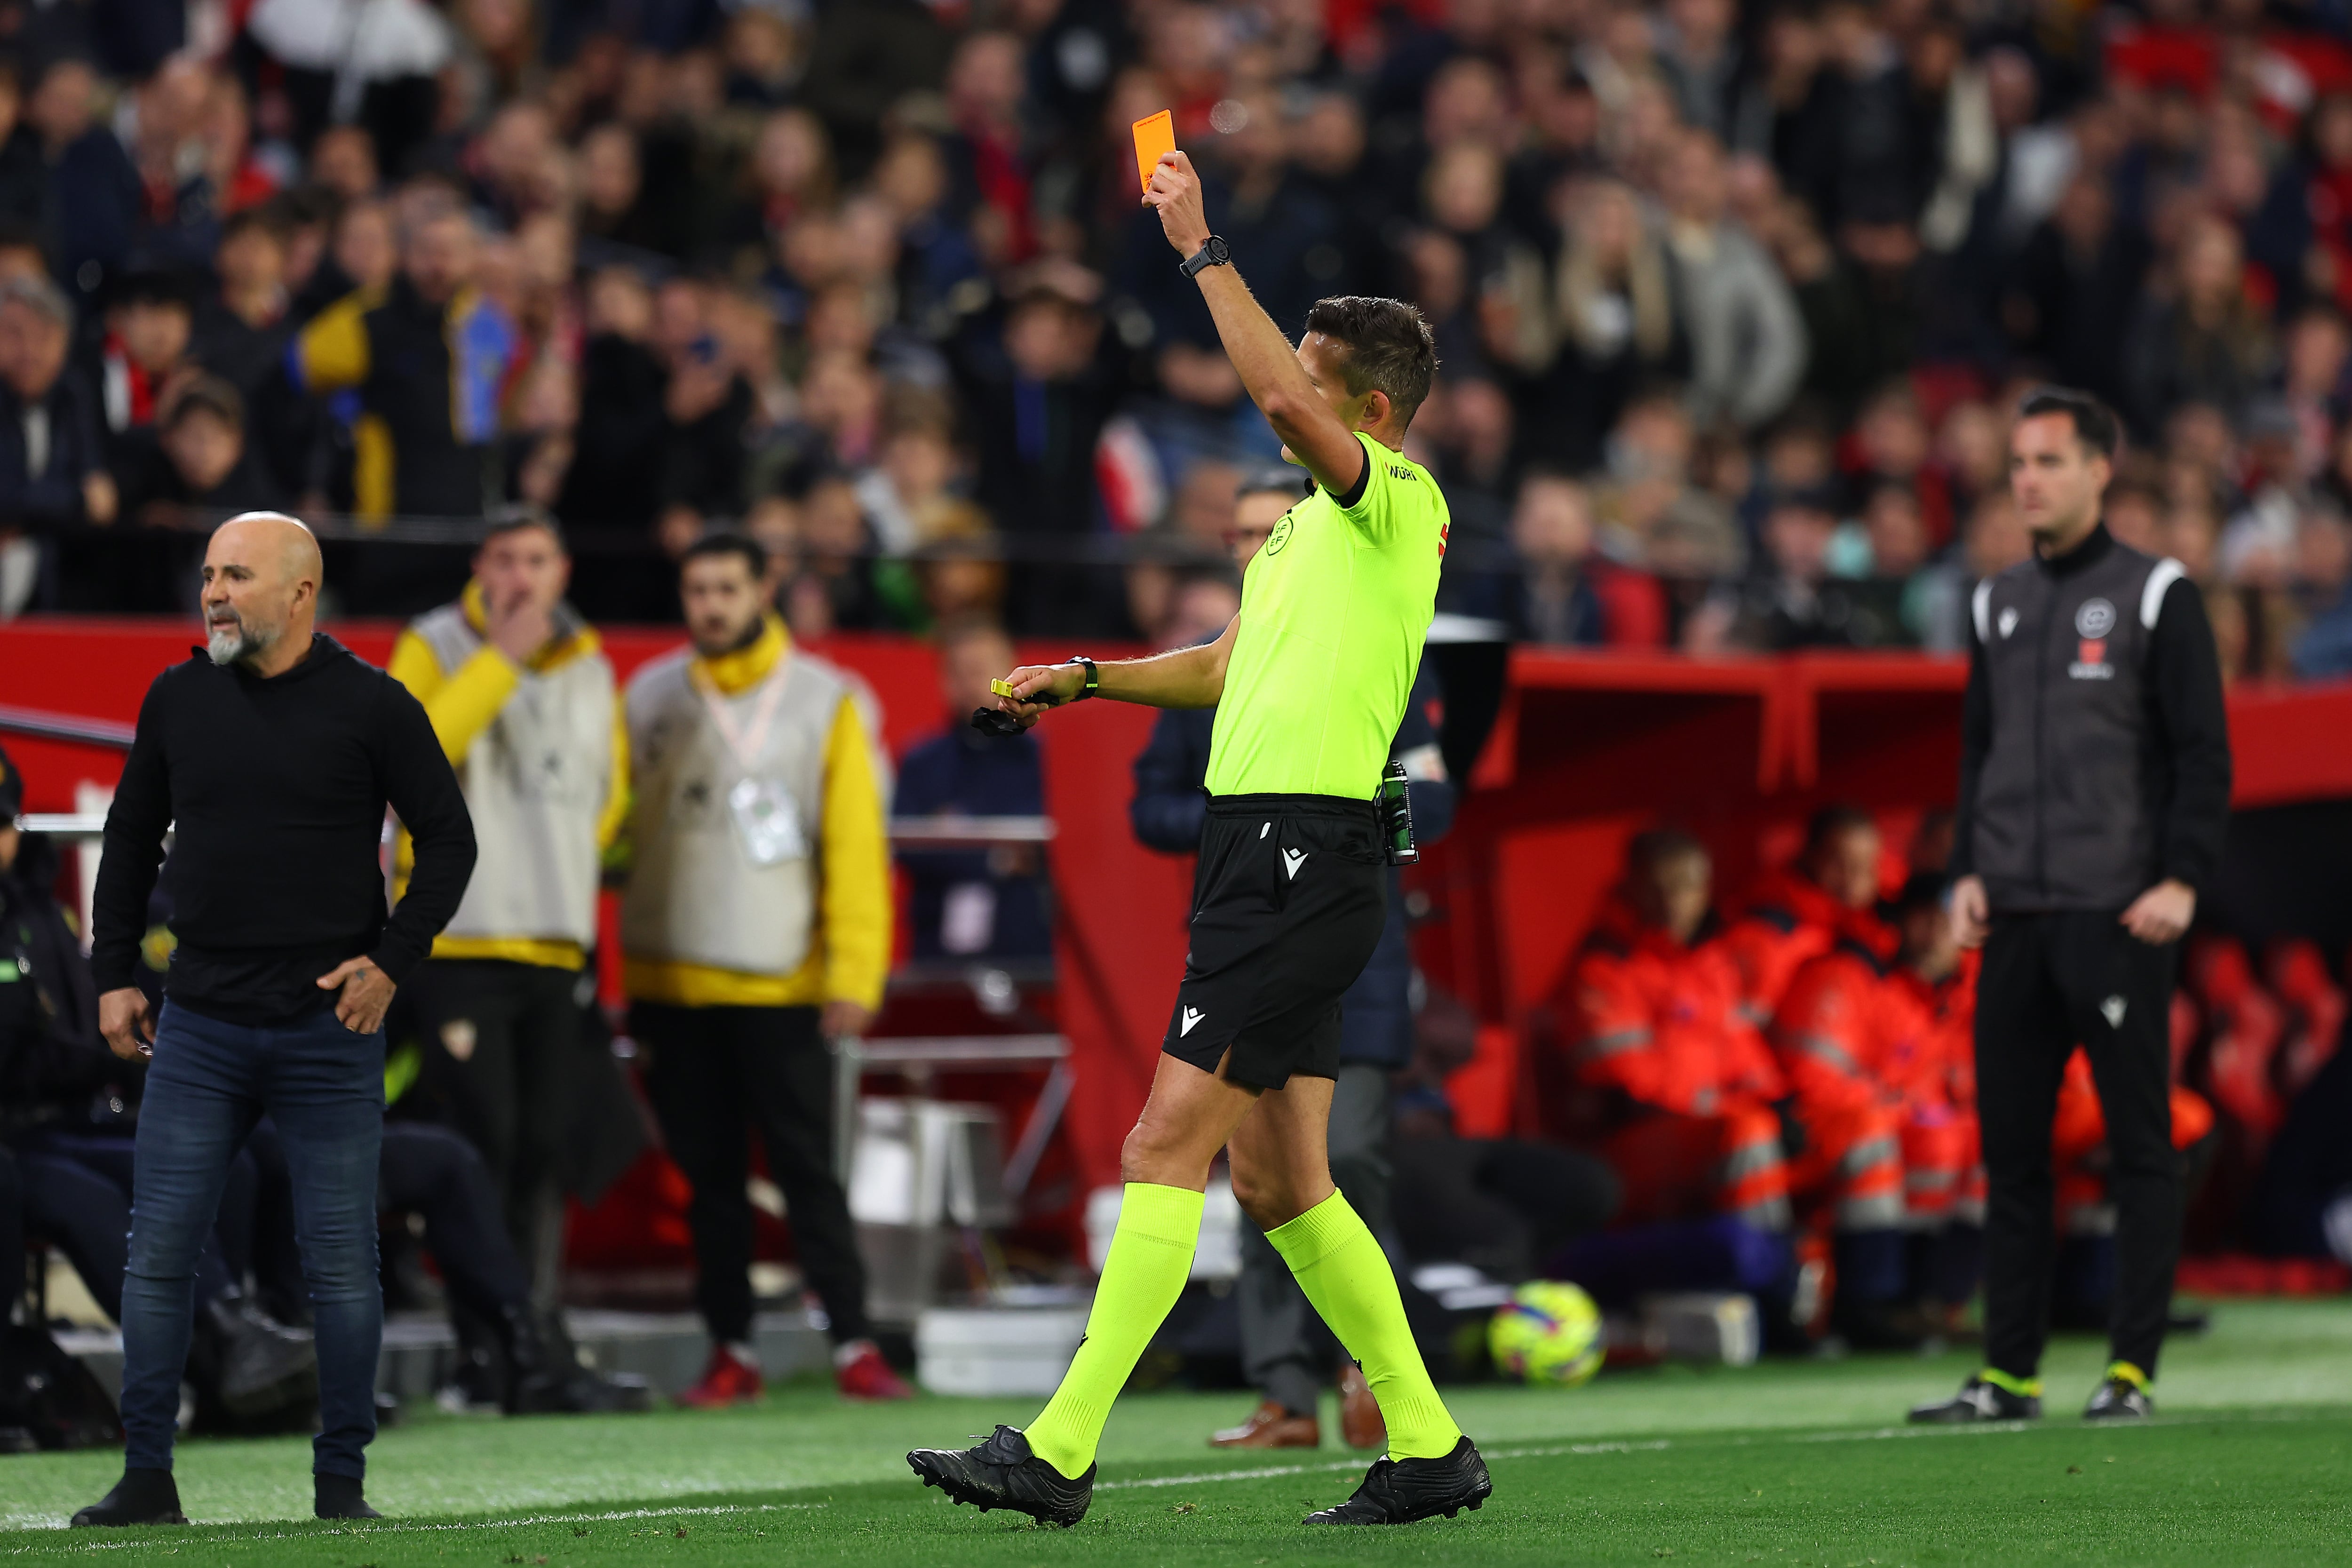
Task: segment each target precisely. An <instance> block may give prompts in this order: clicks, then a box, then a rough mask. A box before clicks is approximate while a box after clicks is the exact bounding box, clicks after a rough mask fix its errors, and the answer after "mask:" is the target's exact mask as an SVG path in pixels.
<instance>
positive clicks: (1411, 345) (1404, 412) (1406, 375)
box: [1307, 294, 1437, 425]
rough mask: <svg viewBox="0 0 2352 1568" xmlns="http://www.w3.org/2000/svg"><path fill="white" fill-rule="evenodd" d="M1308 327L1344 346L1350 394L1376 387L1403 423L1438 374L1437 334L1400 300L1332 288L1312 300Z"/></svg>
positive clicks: (1424, 395) (1419, 404) (1407, 422)
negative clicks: (1333, 291)
mask: <svg viewBox="0 0 2352 1568" xmlns="http://www.w3.org/2000/svg"><path fill="white" fill-rule="evenodd" d="M1307 331H1310V332H1320V333H1322V334H1323V336H1325V337H1327V338H1329V339H1330V340H1331V341H1332V342H1335V343H1339V344H1341V345H1343V346H1345V347H1346V349H1347V351H1348V357H1347V359H1346V361H1345V362H1344V363H1343V364H1342V367H1341V369H1342V373H1343V374H1345V375H1346V376H1347V379H1348V395H1349V396H1350V397H1360V396H1362V395H1364V394H1365V393H1367V392H1370V391H1373V390H1375V389H1378V390H1379V391H1381V392H1384V393H1386V394H1388V398H1389V405H1390V406H1391V407H1392V408H1394V409H1395V410H1396V411H1397V413H1398V414H1399V415H1400V416H1402V421H1403V423H1405V424H1407V425H1410V424H1412V416H1413V415H1414V414H1415V413H1416V412H1417V411H1418V410H1419V409H1420V407H1421V405H1422V400H1423V399H1424V398H1426V397H1427V396H1428V395H1429V384H1430V383H1431V382H1432V381H1433V380H1434V379H1435V378H1436V375H1437V339H1436V337H1435V336H1434V335H1433V333H1432V332H1431V331H1430V330H1429V323H1428V322H1427V321H1423V319H1422V315H1421V312H1420V311H1419V310H1415V309H1413V308H1412V306H1411V305H1408V304H1406V303H1405V302H1404V301H1403V300H1383V299H1378V298H1375V297H1374V296H1372V295H1369V294H1334V295H1332V296H1331V297H1330V298H1329V299H1328V300H1316V301H1315V306H1314V308H1313V309H1312V310H1308V311H1307Z"/></svg>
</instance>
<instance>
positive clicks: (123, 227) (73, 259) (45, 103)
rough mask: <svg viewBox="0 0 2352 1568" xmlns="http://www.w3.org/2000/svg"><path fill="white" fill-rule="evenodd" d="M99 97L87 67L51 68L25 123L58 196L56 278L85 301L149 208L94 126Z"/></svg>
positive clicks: (118, 149)
mask: <svg viewBox="0 0 2352 1568" xmlns="http://www.w3.org/2000/svg"><path fill="white" fill-rule="evenodd" d="M98 92H99V81H98V75H97V73H96V72H95V71H93V70H92V69H91V68H90V66H89V61H87V60H83V59H77V58H72V57H70V56H68V57H66V58H60V59H57V60H53V61H51V62H50V64H49V65H48V66H47V68H45V69H44V70H43V71H42V72H41V75H40V78H39V79H38V80H37V82H36V84H35V85H34V88H33V98H32V103H31V106H30V110H29V112H28V114H27V116H26V118H27V119H29V120H30V121H31V122H32V126H33V129H34V130H35V131H36V132H37V133H38V134H39V136H40V138H41V156H42V158H43V159H44V160H45V161H46V162H47V164H48V168H49V183H50V187H51V188H52V189H53V190H54V191H55V192H56V193H57V225H58V226H57V241H56V243H57V265H58V276H59V277H60V278H62V279H65V280H66V282H67V283H68V285H69V286H70V287H72V288H73V289H75V290H77V291H78V292H79V295H80V296H81V298H82V299H84V300H89V299H91V298H93V297H95V296H96V295H97V293H98V291H99V290H100V289H101V288H102V287H104V286H105V284H106V282H107V281H108V279H110V277H111V276H112V275H113V273H114V271H115V270H116V269H117V268H121V266H122V265H123V263H125V262H126V261H128V260H129V259H130V258H131V244H132V241H133V239H134V238H135V237H136V235H137V231H138V227H139V223H140V218H141V215H142V212H143V211H144V209H145V206H146V193H145V189H144V187H143V186H142V184H141V182H140V178H139V171H138V170H137V169H136V168H135V167H133V166H132V164H131V155H130V154H129V153H126V152H124V151H123V148H122V143H121V142H120V141H118V140H117V139H116V137H115V135H114V132H112V131H110V130H109V129H108V128H107V127H105V126H103V125H100V123H98Z"/></svg>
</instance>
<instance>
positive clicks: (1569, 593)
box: [1466, 471, 1665, 647]
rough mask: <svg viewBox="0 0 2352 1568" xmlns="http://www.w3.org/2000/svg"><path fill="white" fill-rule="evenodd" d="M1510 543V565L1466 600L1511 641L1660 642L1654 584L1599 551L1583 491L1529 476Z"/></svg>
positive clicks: (1551, 477)
mask: <svg viewBox="0 0 2352 1568" xmlns="http://www.w3.org/2000/svg"><path fill="white" fill-rule="evenodd" d="M1511 545H1512V549H1513V551H1514V552H1515V558H1514V561H1513V563H1512V566H1511V567H1510V569H1508V570H1506V571H1500V572H1496V573H1492V574H1486V575H1485V576H1484V577H1482V578H1481V579H1480V580H1479V587H1478V589H1477V590H1476V591H1475V596H1474V597H1472V598H1471V599H1470V600H1469V601H1467V606H1466V607H1468V608H1469V609H1470V610H1471V612H1472V613H1474V614H1478V615H1486V616H1493V617H1495V618H1496V619H1499V620H1501V621H1503V622H1504V623H1505V624H1506V625H1507V626H1509V627H1510V633H1511V636H1512V637H1514V638H1517V639H1520V640H1523V641H1527V642H1534V643H1547V644H1550V645H1553V646H1555V647H1575V646H1583V647H1592V646H1596V645H1599V644H1601V643H1615V644H1620V645H1631V646H1634V647H1651V646H1654V645H1656V644H1657V643H1658V642H1660V641H1661V640H1663V638H1664V632H1665V605H1664V600H1663V598H1662V597H1661V595H1659V592H1658V587H1657V584H1656V583H1655V582H1654V581H1653V580H1652V579H1651V578H1649V577H1648V576H1647V575H1645V574H1643V573H1640V572H1636V571H1632V570H1629V569H1626V568H1624V567H1621V566H1618V565H1616V564H1615V563H1612V562H1611V561H1609V560H1608V559H1607V558H1606V557H1604V556H1602V555H1601V554H1600V553H1599V552H1597V551H1596V550H1595V548H1594V539H1593V521H1592V503H1591V496H1590V495H1589V494H1588V493H1587V492H1586V490H1585V488H1584V487H1583V486H1582V485H1580V484H1579V483H1577V482H1576V481H1575V480H1573V479H1568V478H1566V477H1565V476H1563V475H1560V474H1557V473H1547V472H1542V471H1538V472H1535V473H1531V474H1529V475H1528V477H1527V478H1526V479H1524V480H1522V481H1521V482H1520V485H1519V497H1518V504H1517V506H1516V507H1515V508H1513V510H1512V512H1511Z"/></svg>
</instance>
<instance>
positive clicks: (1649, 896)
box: [1561, 831, 1790, 1231]
mask: <svg viewBox="0 0 2352 1568" xmlns="http://www.w3.org/2000/svg"><path fill="white" fill-rule="evenodd" d="M1712 882H1713V868H1712V866H1711V863H1710V862H1709V860H1708V858H1707V854H1706V850H1705V849H1704V848H1703V847H1700V845H1699V843H1698V841H1697V840H1696V839H1695V838H1692V837H1690V836H1688V835H1687V834H1684V833H1678V832H1673V831H1658V832H1652V833H1644V834H1642V835H1641V836H1640V837H1636V838H1635V839H1634V840H1633V847H1632V849H1631V851H1630V852H1629V855H1628V858H1627V865H1626V871H1625V878H1624V880H1623V882H1622V883H1621V884H1620V886H1619V888H1618V889H1617V891H1616V893H1615V894H1614V896H1613V897H1612V900H1611V901H1610V904H1609V906H1608V908H1607V910H1605V911H1604V912H1603V913H1602V915H1601V921H1600V923H1599V925H1598V926H1597V927H1596V928H1595V929H1594V931H1593V932H1592V934H1591V936H1590V937H1588V938H1587V939H1586V941H1585V943H1584V947H1583V949H1582V951H1581V952H1579V953H1578V955H1577V957H1576V961H1575V963H1573V964H1572V965H1571V967H1570V971H1569V976H1568V984H1567V988H1566V989H1567V994H1566V996H1565V998H1564V1003H1565V1005H1564V1006H1563V1007H1562V1009H1561V1013H1562V1016H1563V1018H1564V1020H1565V1023H1566V1035H1567V1043H1568V1046H1569V1049H1570V1058H1571V1060H1570V1068H1571V1073H1572V1078H1573V1082H1574V1089H1573V1096H1572V1098H1573V1100H1574V1103H1573V1105H1572V1106H1571V1107H1570V1115H1569V1122H1570V1130H1571V1131H1572V1132H1573V1133H1574V1134H1575V1135H1577V1136H1580V1137H1583V1138H1587V1139H1589V1140H1591V1142H1593V1143H1594V1144H1595V1145H1596V1146H1597V1148H1598V1149H1599V1151H1600V1152H1601V1154H1602V1155H1603V1157H1605V1158H1606V1159H1607V1160H1608V1161H1609V1163H1611V1164H1612V1166H1614V1167H1615V1168H1616V1170H1617V1173H1618V1175H1619V1177H1620V1179H1621V1180H1622V1182H1623V1184H1624V1188H1625V1200H1624V1204H1623V1206H1622V1209H1621V1210H1620V1218H1621V1219H1622V1220H1627V1221H1631V1222H1634V1223H1654V1222H1662V1221H1668V1220H1679V1219H1693V1218H1699V1217H1704V1216H1707V1215H1718V1214H1727V1215H1732V1216H1734V1217H1736V1218H1738V1219H1741V1220H1744V1221H1746V1222H1747V1223H1748V1224H1749V1225H1751V1226H1756V1227H1757V1228H1758V1229H1760V1230H1770V1231H1783V1230H1786V1229H1788V1228H1789V1224H1790V1209H1789V1170H1788V1165H1787V1163H1786V1162H1785V1160H1784V1159H1783V1157H1782V1154H1781V1149H1780V1119H1779V1117H1778V1116H1777V1115H1776V1114H1775V1113H1774V1111H1773V1110H1772V1104H1773V1102H1774V1101H1776V1100H1780V1098H1782V1096H1783V1095H1784V1093H1785V1092H1786V1086H1785V1085H1784V1084H1783V1082H1782V1081H1781V1077H1780V1068H1778V1067H1777V1066H1776V1065H1775V1064H1774V1062H1773V1060H1772V1057H1771V1053H1770V1052H1769V1051H1768V1050H1767V1049H1765V1047H1764V1044H1763V1041H1762V1040H1761V1038H1760V1037H1759V1036H1758V1034H1757V1032H1756V1030H1755V1028H1754V1026H1752V1025H1750V1024H1749V1023H1748V1020H1747V1019H1746V1017H1745V1016H1743V1014H1742V1010H1741V1006H1740V984H1739V975H1738V969H1737V967H1736V966H1735V965H1734V964H1733V963H1732V962H1731V958H1730V955H1729V954H1728V953H1727V952H1726V951H1725V950H1724V948H1723V946H1722V944H1721V943H1720V942H1706V941H1701V940H1699V939H1700V935H1701V931H1702V930H1703V928H1704V927H1705V925H1706V921H1707V918H1708V902H1709V899H1710V896H1711V893H1712V890H1713V889H1712Z"/></svg>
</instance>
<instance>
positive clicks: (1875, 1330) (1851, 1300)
mask: <svg viewBox="0 0 2352 1568" xmlns="http://www.w3.org/2000/svg"><path fill="white" fill-rule="evenodd" d="M1931 909H1932V905H1931ZM1906 923H1908V922H1906ZM1843 925H1844V928H1845V929H1844V931H1843V934H1841V935H1840V936H1839V937H1838V938H1837V941H1836V942H1835V944H1834V945H1833V946H1832V947H1831V948H1830V950H1829V951H1828V952H1823V953H1822V954H1820V955H1819V956H1817V957H1814V958H1811V959H1808V960H1806V961H1805V962H1804V963H1802V964H1801V965H1800V966H1799V967H1798V969H1797V972H1796V973H1795V974H1794V975H1793V976H1792V977H1791V978H1790V982H1789V984H1788V986H1787V988H1786V990H1785V992H1784V994H1782V996H1781V999H1780V1006H1779V1008H1778V1010H1777V1011H1776V1013H1775V1015H1774V1016H1773V1020H1772V1032H1771V1039H1772V1045H1773V1048H1774V1051H1775V1053H1776V1054H1777V1055H1778V1057H1779V1058H1780V1068H1781V1071H1782V1073H1783V1074H1784V1075H1785V1076H1786V1077H1787V1079H1788V1081H1789V1087H1790V1103H1789V1107H1788V1118H1789V1121H1790V1123H1791V1125H1792V1126H1793V1128H1794V1129H1795V1130H1796V1133H1797V1138H1796V1146H1797V1150H1798V1152H1797V1154H1796V1156H1795V1159H1794V1161H1793V1165H1792V1171H1791V1177H1792V1185H1793V1187H1794V1190H1795V1191H1796V1192H1797V1194H1799V1196H1800V1198H1808V1197H1817V1198H1818V1199H1820V1200H1822V1202H1821V1206H1822V1208H1823V1209H1825V1210H1826V1216H1827V1217H1828V1219H1829V1220H1830V1223H1831V1224H1832V1226H1833V1227H1834V1231H1835V1247H1836V1255H1837V1264H1838V1270H1837V1295H1836V1298H1835V1307H1834V1310H1833V1312H1832V1322H1833V1324H1834V1325H1835V1326H1836V1327H1837V1328H1838V1330H1839V1331H1841V1332H1842V1333H1843V1334H1844V1335H1845V1336H1846V1337H1847V1338H1848V1339H1849V1340H1852V1341H1853V1342H1856V1343H1858V1344H1864V1345H1888V1346H1891V1345H1897V1344H1909V1343H1913V1342H1916V1340H1917V1338H1918V1335H1917V1332H1916V1324H1911V1323H1906V1322H1905V1321H1902V1320H1901V1319H1900V1318H1899V1316H1898V1312H1897V1309H1898V1306H1899V1304H1900V1303H1901V1302H1902V1301H1903V1300H1904V1298H1905V1295H1906V1278H1907V1275H1908V1273H1909V1272H1910V1270H1909V1268H1908V1267H1907V1260H1906V1228H1909V1227H1915V1226H1916V1227H1931V1226H1940V1225H1941V1224H1942V1223H1943V1220H1944V1218H1945V1216H1946V1215H1947V1214H1948V1210H1949V1208H1950V1206H1951V1204H1952V1201H1953V1198H1954V1197H1955V1195H1956V1192H1957V1188H1958V1184H1959V1178H1960V1173H1961V1169H1962V1168H1963V1167H1964V1166H1965V1165H1966V1164H1967V1163H1969V1149H1968V1143H1969V1142H1970V1140H1969V1131H1970V1129H1969V1128H1967V1127H1966V1126H1964V1125H1963V1124H1962V1123H1961V1121H1960V1119H1959V1117H1958V1115H1957V1114H1956V1112H1955V1110H1954V1109H1953V1107H1952V1105H1951V1104H1950V1101H1949V1097H1948V1094H1947V1093H1946V1092H1945V1088H1946V1079H1947V1077H1948V1074H1947V1063H1948V1055H1949V1041H1948V1036H1947V1034H1946V1033H1945V1032H1944V1030H1943V1029H1942V1028H1941V1027H1940V1026H1939V1017H1938V1015H1939V1012H1940V1011H1941V1008H1940V1006H1939V1003H1940V1000H1941V998H1940V997H1939V996H1938V994H1937V992H1938V988H1939V985H1940V983H1941V981H1942V980H1943V979H1944V978H1945V977H1946V975H1947V974H1948V972H1949V969H1950V967H1951V966H1950V965H1949V964H1948V963H1945V964H1942V965H1940V968H1941V970H1942V971H1943V973H1937V970H1938V967H1939V966H1938V965H1937V963H1936V962H1935V960H1934V958H1933V956H1932V955H1929V954H1927V953H1925V952H1922V951H1921V950H1920V944H1917V943H1916V942H1899V941H1898V939H1897V938H1896V936H1895V932H1894V931H1889V930H1887V929H1886V928H1885V927H1884V926H1883V925H1880V924H1879V923H1878V922H1876V921H1861V920H1859V919H1849V920H1846V921H1843ZM1906 934H1907V933H1906ZM1906 960H1907V961H1910V962H1909V963H1906V962H1904V961H1906ZM1913 965H1916V966H1917V967H1916V968H1915V967H1913Z"/></svg>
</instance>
